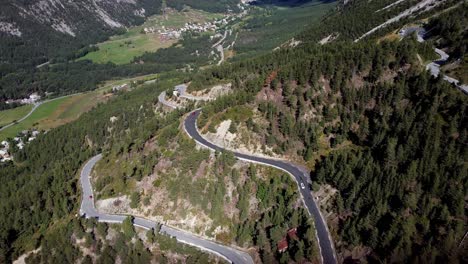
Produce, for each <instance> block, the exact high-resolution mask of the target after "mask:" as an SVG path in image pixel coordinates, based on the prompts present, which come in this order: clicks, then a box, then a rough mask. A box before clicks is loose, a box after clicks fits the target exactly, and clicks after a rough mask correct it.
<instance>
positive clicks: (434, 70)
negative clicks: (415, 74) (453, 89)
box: [400, 27, 468, 94]
mask: <svg viewBox="0 0 468 264" xmlns="http://www.w3.org/2000/svg"><path fill="white" fill-rule="evenodd" d="M415 32H416V37H417V40H418V41H419V42H424V41H426V40H425V38H424V37H425V36H426V33H427V32H426V30H424V28H421V27H409V28H406V29H403V30H401V31H400V36H401V37H402V38H404V37H407V36H410V35H411V34H413V33H415ZM434 51H435V52H436V53H437V54H438V55H439V58H438V59H437V60H434V61H432V62H430V63H429V64H427V65H426V70H428V71H429V72H430V73H431V75H432V76H434V77H437V76H439V74H440V67H441V66H442V65H444V64H445V63H446V62H447V60H448V59H449V57H450V56H449V55H448V54H447V53H446V52H445V51H443V50H441V49H438V48H434ZM442 78H443V79H444V80H445V81H447V82H449V83H451V84H454V85H455V86H457V87H458V88H459V89H460V90H462V91H463V92H464V93H465V94H468V85H466V84H460V81H458V80H457V79H455V78H452V77H449V76H447V75H443V76H442Z"/></svg>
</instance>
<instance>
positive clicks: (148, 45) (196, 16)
mask: <svg viewBox="0 0 468 264" xmlns="http://www.w3.org/2000/svg"><path fill="white" fill-rule="evenodd" d="M221 17H223V15H222V14H214V13H208V12H204V11H199V10H194V9H187V10H185V11H181V12H177V11H174V10H169V11H167V12H166V14H164V15H155V16H152V17H150V18H148V20H147V21H146V22H145V23H144V24H143V25H141V26H136V27H132V28H129V29H128V31H127V32H126V33H124V34H122V35H116V36H113V37H111V38H110V39H109V40H108V41H105V42H102V43H99V44H97V47H98V48H99V50H98V51H93V52H90V53H88V54H87V55H85V56H83V57H81V58H79V59H78V60H91V61H93V62H95V63H108V62H113V63H115V64H126V63H130V62H132V61H133V59H134V58H135V57H138V56H141V55H143V54H144V53H145V52H155V51H157V50H158V49H161V48H168V47H170V46H171V45H173V44H174V43H176V42H177V40H175V39H167V40H162V39H160V36H159V34H158V33H157V32H155V33H150V34H144V33H142V31H143V29H144V28H148V27H154V28H155V29H156V31H157V30H158V29H162V28H163V27H165V28H181V27H183V26H184V25H185V23H187V22H197V23H204V22H207V21H211V20H214V19H217V18H221Z"/></svg>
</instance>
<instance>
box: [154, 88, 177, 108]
mask: <svg viewBox="0 0 468 264" xmlns="http://www.w3.org/2000/svg"><path fill="white" fill-rule="evenodd" d="M158 100H159V102H161V104H163V105H165V106H167V107H170V108H172V109H176V108H178V107H179V106H178V105H177V104H175V103H172V102H169V101H167V100H166V91H164V92H162V93H161V94H160V95H159V96H158Z"/></svg>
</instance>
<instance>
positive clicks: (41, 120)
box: [0, 74, 158, 140]
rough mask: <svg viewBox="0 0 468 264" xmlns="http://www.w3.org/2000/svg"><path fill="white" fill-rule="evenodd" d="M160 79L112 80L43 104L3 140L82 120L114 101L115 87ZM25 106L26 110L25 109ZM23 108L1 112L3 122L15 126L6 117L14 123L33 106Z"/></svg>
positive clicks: (7, 131)
mask: <svg viewBox="0 0 468 264" xmlns="http://www.w3.org/2000/svg"><path fill="white" fill-rule="evenodd" d="M157 76H158V75H157V74H149V75H143V76H138V77H135V78H129V79H122V80H110V81H107V82H105V83H104V84H103V85H102V86H100V87H99V88H98V89H96V90H94V91H91V92H87V93H81V94H76V95H72V96H69V97H64V98H60V99H57V100H53V101H49V102H46V103H43V104H42V105H40V106H39V107H38V108H37V109H36V110H35V111H34V112H33V113H32V114H31V115H30V116H29V117H28V118H26V119H25V120H23V121H22V122H21V123H18V124H15V125H13V126H11V127H9V128H7V129H5V130H3V131H0V140H4V139H6V138H12V137H15V136H16V135H17V134H18V133H19V132H21V131H23V130H26V129H31V128H35V129H39V130H41V129H44V130H47V129H51V128H55V127H58V126H61V125H64V124H66V123H69V122H72V121H74V120H76V119H77V118H78V117H80V115H81V114H83V113H85V112H87V111H89V110H91V109H92V108H93V107H94V106H95V105H97V104H98V103H100V102H105V101H106V100H107V99H108V98H110V96H111V94H110V92H111V90H112V87H113V86H115V85H120V84H124V83H130V82H131V81H148V80H152V79H155V78H156V77H157ZM23 107H24V109H21V108H23ZM23 107H20V108H15V109H10V110H5V111H0V118H1V119H0V120H1V122H2V123H4V125H5V124H9V123H11V122H6V121H4V119H3V117H5V120H7V119H6V118H9V119H10V120H11V121H13V120H15V119H20V118H21V117H23V116H25V115H26V114H27V113H28V112H29V111H30V110H31V108H32V105H28V106H23ZM27 107H29V108H27ZM26 110H27V111H26ZM23 113H24V114H23ZM13 116H14V117H15V118H14V119H12V118H13Z"/></svg>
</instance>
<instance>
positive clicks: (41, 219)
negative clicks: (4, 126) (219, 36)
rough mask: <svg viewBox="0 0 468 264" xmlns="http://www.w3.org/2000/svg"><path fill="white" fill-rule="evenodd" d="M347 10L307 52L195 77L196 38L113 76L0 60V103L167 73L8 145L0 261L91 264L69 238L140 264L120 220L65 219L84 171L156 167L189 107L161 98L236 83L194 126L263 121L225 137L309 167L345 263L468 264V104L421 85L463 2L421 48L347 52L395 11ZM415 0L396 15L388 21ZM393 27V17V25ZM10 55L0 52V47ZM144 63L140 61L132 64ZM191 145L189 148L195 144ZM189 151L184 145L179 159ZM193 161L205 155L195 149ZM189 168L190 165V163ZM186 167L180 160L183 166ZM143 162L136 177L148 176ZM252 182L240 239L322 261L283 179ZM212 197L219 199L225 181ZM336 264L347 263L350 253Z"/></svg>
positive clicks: (0, 204) (306, 41)
mask: <svg viewBox="0 0 468 264" xmlns="http://www.w3.org/2000/svg"><path fill="white" fill-rule="evenodd" d="M167 2H168V4H169V3H170V5H172V7H173V8H176V9H183V7H184V5H188V6H191V7H193V8H200V9H203V10H206V11H219V10H221V9H222V8H225V7H226V5H217V4H213V3H212V2H213V1H167ZM216 2H217V1H216ZM226 2H227V3H228V4H231V3H232V2H236V1H226ZM280 2H281V1H280ZM352 2H353V3H352V4H349V5H338V7H337V9H336V10H334V12H331V13H330V14H328V15H327V16H326V17H325V18H324V19H323V21H322V23H320V24H319V25H323V27H318V26H312V27H310V28H308V29H307V30H306V31H304V32H303V33H301V34H300V35H299V36H298V38H299V39H301V40H302V41H303V42H302V43H301V44H300V45H298V46H297V47H289V46H285V47H282V48H280V49H277V50H275V51H271V52H269V53H267V54H262V55H260V56H254V57H252V58H246V59H242V60H234V61H233V62H229V63H224V64H222V65H221V66H213V67H206V68H203V69H197V70H194V71H193V72H183V71H177V70H176V69H179V68H181V67H184V64H187V63H188V64H191V65H192V66H196V67H198V66H201V65H203V64H204V63H206V61H203V59H201V58H198V57H196V56H193V52H194V50H199V51H200V52H201V53H202V54H205V53H206V54H208V53H209V50H208V49H203V48H206V47H204V46H203V41H204V40H205V39H203V38H207V37H206V36H198V35H194V36H187V38H186V40H187V41H190V43H191V44H193V45H194V46H192V48H187V49H185V48H180V47H179V46H177V45H174V46H172V47H170V48H167V49H163V50H160V51H158V52H156V53H147V54H144V55H142V56H141V57H138V58H136V59H135V61H134V62H135V63H132V64H127V65H121V66H117V65H113V64H108V65H97V64H93V63H91V62H88V61H83V62H70V63H67V62H63V61H62V62H60V63H57V64H56V65H55V66H54V67H47V68H44V69H36V68H35V67H23V66H21V65H19V64H18V65H16V66H15V65H6V64H5V65H3V64H2V65H1V67H2V68H1V75H0V77H1V79H0V87H1V91H0V100H3V99H6V98H11V97H21V96H24V95H26V94H27V93H28V92H31V91H38V92H46V91H53V92H56V93H59V94H67V93H72V92H76V91H85V90H90V89H94V88H95V87H96V85H97V84H99V83H101V82H103V81H105V80H109V79H112V78H116V77H127V76H134V75H141V74H149V73H163V74H161V75H160V76H159V79H158V81H157V82H156V83H153V84H147V85H142V86H140V87H138V88H136V89H133V90H132V91H129V92H125V93H121V94H118V96H115V97H112V98H111V99H110V100H109V101H108V102H106V103H101V104H99V105H97V106H96V107H94V108H93V109H92V110H91V111H89V112H88V113H85V114H83V115H82V116H81V117H80V118H78V119H77V120H76V121H74V122H71V123H68V124H65V125H63V126H60V127H58V128H55V129H52V130H50V131H48V132H47V133H44V134H41V135H40V136H38V138H37V139H36V140H35V141H33V142H31V144H28V145H26V147H25V148H24V149H22V150H20V149H18V148H16V147H13V155H14V157H15V159H14V162H8V163H2V164H0V179H1V180H2V184H1V185H0V215H1V217H0V263H10V262H11V261H13V260H16V259H17V258H18V257H19V256H20V255H22V254H23V253H25V252H29V251H31V250H33V249H37V248H39V247H41V248H42V252H39V253H37V254H35V255H32V256H31V258H29V259H28V261H30V262H31V263H37V262H40V263H42V262H44V263H46V262H47V263H54V262H55V263H58V262H61V263H62V262H63V263H65V262H77V261H78V260H80V261H83V262H84V263H89V261H91V262H92V260H90V259H89V257H88V258H86V257H85V256H81V255H80V254H81V253H80V250H79V249H78V247H77V246H76V245H72V243H71V242H70V241H71V240H69V239H65V238H64V237H63V234H66V237H75V236H76V237H78V239H83V241H85V242H84V243H88V246H89V247H91V246H92V247H95V248H98V249H102V250H98V252H99V251H100V253H101V254H100V258H99V259H98V261H97V262H96V263H114V262H115V260H116V259H120V260H121V261H123V262H128V263H130V262H138V263H140V262H141V263H147V262H148V261H149V259H151V257H150V253H149V250H148V249H147V246H146V245H144V244H143V242H142V240H141V239H140V238H138V236H136V233H135V230H134V229H133V227H132V226H131V224H130V222H131V219H130V218H129V219H127V220H126V222H125V223H124V224H123V225H122V229H116V227H112V226H107V225H102V224H101V223H96V222H94V221H93V220H87V221H85V220H78V219H77V218H76V217H75V215H76V214H77V212H78V210H79V205H80V199H81V190H80V185H79V181H78V175H79V172H80V170H81V168H82V166H83V164H84V163H85V162H86V161H87V160H88V159H89V158H90V157H92V156H94V155H96V154H97V153H104V155H105V156H106V155H107V156H106V157H120V156H122V155H129V154H132V155H142V157H141V160H147V161H148V162H149V160H151V159H150V158H151V157H150V158H148V157H147V156H144V154H141V153H143V151H142V150H143V149H144V148H145V146H146V145H147V144H148V142H150V141H151V140H152V139H154V138H156V139H157V140H159V142H162V143H161V145H163V142H167V141H168V140H174V138H175V136H172V134H177V129H180V127H181V126H180V124H181V122H182V121H183V118H184V115H185V114H187V113H188V112H189V111H190V110H192V108H193V105H192V104H188V105H187V106H186V107H185V108H181V109H178V110H174V111H172V112H161V111H160V109H159V108H158V95H159V94H160V93H161V92H162V91H168V90H171V89H172V88H173V87H174V85H176V84H179V83H182V82H186V83H190V86H189V91H199V90H203V89H205V88H207V87H211V86H213V85H215V84H219V83H231V84H232V92H231V93H229V94H226V95H223V96H220V97H219V98H217V99H216V100H213V101H208V102H206V103H203V105H202V107H203V114H202V115H201V116H200V117H199V120H198V125H199V128H200V129H202V128H203V127H205V126H206V125H207V124H209V123H210V122H211V121H212V120H213V119H214V118H216V117H217V116H218V115H219V113H225V112H227V111H229V110H232V109H235V108H238V107H243V109H250V110H251V112H253V113H255V114H256V115H257V117H258V118H259V119H261V120H263V121H264V122H261V123H260V122H259V123H255V122H254V121H253V119H252V118H245V119H239V120H235V122H234V125H233V127H232V128H230V130H232V131H236V126H241V125H242V126H245V127H247V128H248V129H249V132H251V133H252V134H255V135H256V136H258V138H259V139H260V143H261V144H262V145H264V146H265V147H268V148H269V149H271V150H272V151H273V152H274V153H276V154H278V155H281V156H282V157H288V158H291V159H293V160H294V162H297V163H300V164H307V165H308V166H309V171H310V175H309V176H310V179H311V181H312V183H313V184H312V185H313V187H315V186H330V188H332V189H333V190H336V193H335V194H334V195H333V197H332V198H331V200H330V201H331V204H330V205H329V206H328V207H327V208H324V209H326V210H327V212H329V213H330V214H328V216H327V217H329V218H328V219H327V221H328V224H329V229H330V231H331V234H332V238H333V240H334V242H335V248H336V250H337V253H338V255H339V256H341V253H342V252H350V251H353V250H356V249H362V251H365V252H367V253H366V254H365V256H364V257H362V258H361V259H360V261H361V262H363V263H365V262H368V263H388V262H393V263H444V262H446V263H466V262H467V261H468V255H467V250H466V247H467V246H466V245H467V241H466V240H465V242H463V238H464V236H466V230H467V228H466V227H467V224H466V223H467V206H466V202H467V198H466V197H467V190H468V170H467V169H468V167H467V162H466V160H467V154H468V153H467V149H468V148H467V147H466V146H467V143H468V141H467V136H468V134H467V132H468V131H467V128H468V109H467V106H468V97H467V95H466V94H464V93H463V92H462V91H461V90H459V89H458V88H457V87H456V86H454V85H452V84H450V83H448V82H446V81H444V80H443V78H442V77H433V76H431V75H430V73H429V72H428V71H427V70H426V68H425V65H424V63H425V62H427V61H432V60H434V59H435V58H437V57H436V55H435V54H434V52H433V48H434V45H436V44H437V45H440V47H441V48H446V49H447V51H448V52H450V55H451V56H452V57H453V58H454V59H453V61H456V60H457V59H459V58H464V57H465V56H466V55H465V53H466V48H467V47H466V46H467V41H466V32H467V30H466V28H467V27H466V26H467V25H466V21H467V20H466V8H465V7H466V4H464V5H463V4H462V5H459V6H457V7H456V9H455V10H459V11H460V12H457V13H456V14H457V15H456V16H454V15H453V13H452V15H446V14H444V13H442V14H441V15H440V16H437V17H435V18H431V19H429V20H427V21H428V22H427V24H426V25H425V26H426V27H427V29H431V30H432V31H431V41H428V42H423V43H419V42H418V41H416V39H415V37H407V38H405V39H402V40H384V39H380V37H381V36H383V35H385V34H387V33H388V31H389V29H386V30H382V31H379V32H377V33H376V34H377V37H379V39H378V41H377V39H376V38H377V37H375V38H374V37H369V38H366V39H364V40H362V41H360V42H357V43H354V42H353V40H354V39H355V38H356V37H359V36H360V35H361V34H363V33H365V32H366V31H367V30H369V28H370V27H372V26H374V24H378V22H381V21H385V19H387V18H388V17H390V16H391V15H390V14H387V15H382V16H380V17H379V16H378V15H376V14H375V10H376V9H379V8H382V7H383V6H385V5H386V4H388V2H389V1H372V2H370V3H369V2H368V1H352ZM354 2H355V3H354ZM384 2H385V3H384ZM410 2H411V3H410ZM413 2H414V1H408V3H404V4H403V5H402V6H398V7H397V9H396V11H395V12H396V13H398V12H399V11H401V10H404V9H406V8H407V7H408V6H409V5H410V4H412V3H413ZM451 3H452V1H447V3H445V4H446V5H449V4H451ZM445 7H446V6H442V7H440V8H441V9H443V8H445ZM435 13H436V11H433V12H432V13H430V14H431V15H432V14H435ZM447 14H450V13H447ZM366 17H367V18H369V19H365V18H366ZM416 17H417V16H416ZM454 17H455V18H457V19H454ZM371 18H372V19H371ZM408 20H409V19H408ZM406 22H408V21H406V20H403V21H400V23H401V24H404V23H406ZM371 24H372V25H371ZM398 26H400V24H399V23H396V24H395V27H394V28H393V29H395V30H397V29H398ZM338 28H339V30H338ZM337 30H338V31H337ZM336 32H339V34H340V37H339V38H338V39H337V41H332V42H330V43H327V44H326V45H320V44H318V43H317V41H318V40H320V39H321V38H322V36H323V35H324V34H325V35H329V34H332V33H336ZM447 32H451V33H452V34H448V33H447ZM191 38H193V39H191ZM202 40H203V41H202ZM0 43H3V42H0ZM15 45H16V44H14V43H11V45H10V44H8V46H4V45H3V44H2V50H4V49H11V47H13V46H15ZM5 47H6V48H5ZM13 53H14V52H13ZM68 55H69V54H67V56H68ZM28 56H29V55H28ZM70 56H72V55H70ZM25 57H27V56H26V55H25ZM139 61H144V62H145V63H144V64H139V63H136V62H139ZM453 61H452V62H453ZM24 63H26V64H30V65H33V64H34V63H35V62H34V63H32V62H24ZM4 73H5V74H4ZM6 73H8V74H6ZM264 94H266V95H268V96H266V97H263V96H262V95H264ZM163 113H164V114H163ZM111 120H118V121H116V122H113V121H111ZM213 129H214V128H213ZM165 131H169V132H171V133H167V134H165ZM174 131H175V132H174ZM172 132H173V133H172ZM171 136H172V138H171ZM188 141H189V140H187V142H188ZM151 142H153V141H151ZM187 142H185V143H186V145H187V146H191V147H192V148H194V146H192V145H195V144H194V143H193V142H192V141H189V143H187ZM190 151H191V149H190V148H188V147H187V149H186V152H187V153H189V152H190ZM138 153H140V154H138ZM193 153H195V154H197V153H202V154H203V155H206V156H208V154H207V153H205V152H203V151H200V152H193ZM193 153H192V154H193ZM160 154H161V155H163V154H164V153H160ZM165 154H166V155H168V154H167V152H165ZM112 155H113V156H112ZM200 155H201V154H200ZM216 155H219V153H217V154H216ZM224 155H228V156H224ZM188 156H189V157H192V156H190V155H188ZM224 159H226V160H228V161H226V160H224ZM229 159H231V160H229ZM232 159H233V158H232V157H231V156H229V153H223V154H221V156H217V160H222V162H224V161H225V162H226V164H228V165H226V164H225V165H224V166H228V167H229V166H231V167H229V168H223V169H222V171H223V177H238V175H237V176H234V173H232V174H229V173H227V172H228V171H229V172H231V169H232V166H234V165H233V164H234V162H233V161H232ZM190 160H191V162H194V163H200V162H199V161H200V157H193V159H190ZM231 161H232V162H231ZM152 165H154V164H149V165H147V164H145V165H144V166H146V167H148V168H150V167H151V166H152ZM189 165H191V164H185V165H184V164H178V166H180V168H182V169H184V166H189ZM146 167H145V170H146V171H150V170H151V169H148V168H146ZM189 167H190V166H189ZM142 170H143V169H142ZM220 170H221V169H220ZM224 170H225V171H224ZM233 171H234V170H233ZM224 172H226V173H224ZM144 174H145V173H143V172H141V173H140V174H139V176H138V177H139V179H137V181H141V180H142V179H144V177H146V175H144ZM247 175H256V170H255V167H249V169H248V171H247ZM123 176H125V177H127V176H128V175H123ZM129 177H132V176H129ZM279 179H281V177H280V178H279ZM251 181H252V182H251V184H249V185H246V186H241V187H243V188H241V187H238V192H239V197H241V199H240V200H239V201H238V203H237V206H238V209H239V212H241V216H240V218H241V219H242V221H239V223H236V225H235V230H236V234H237V237H236V238H235V239H234V240H235V241H236V242H237V243H239V244H241V245H248V246H250V247H253V248H255V250H257V251H258V252H259V257H258V260H259V261H261V262H262V263H289V262H298V263H299V262H301V261H302V260H303V256H304V255H307V254H309V255H314V254H317V252H316V250H315V248H312V247H313V246H314V245H316V244H315V242H314V241H313V235H312V231H313V227H312V226H310V225H309V224H308V222H307V221H306V220H305V217H304V215H305V213H304V212H303V210H301V211H300V213H299V214H298V213H294V212H293V211H291V210H290V209H291V208H289V207H288V206H290V205H291V204H292V201H293V200H294V199H293V198H297V197H295V194H292V193H290V191H291V190H290V189H289V188H286V187H284V186H283V185H282V184H281V183H279V182H277V181H272V182H263V181H261V180H259V179H258V178H255V176H252V179H251ZM218 184H222V182H221V183H218ZM103 185H104V184H103ZM254 186H255V188H254ZM217 187H218V188H217ZM210 188H212V190H218V191H221V190H224V189H223V188H225V186H222V185H219V186H216V185H210ZM99 189H101V188H99ZM213 192H214V191H213ZM282 192H284V193H286V194H284V195H282V196H284V198H277V197H278V196H279V193H282ZM249 195H253V196H255V197H261V200H262V201H263V202H262V206H263V207H262V209H265V210H267V209H268V208H274V209H272V211H271V213H270V214H261V215H260V216H258V215H256V217H257V218H249V215H248V210H243V209H242V208H245V207H248V196H249ZM139 198H140V197H139V196H138V195H135V196H134V197H133V198H132V200H133V202H134V203H138V202H139ZM278 201H281V202H278ZM275 202H276V203H277V204H275ZM213 204H214V205H213ZM221 204H222V199H217V200H216V203H215V202H213V203H212V204H210V214H212V215H214V216H216V217H217V218H220V216H221V215H222V214H220V212H218V211H216V210H218V209H219V208H221V207H222V206H221ZM291 206H292V205H291ZM206 208H208V206H206ZM207 210H208V209H207ZM219 210H221V209H219ZM274 210H278V212H273V211H274ZM216 217H215V218H216ZM270 218H271V219H270ZM298 222H301V223H302V222H303V223H304V224H303V225H302V226H303V228H304V229H303V230H304V234H303V237H304V239H305V241H306V243H302V244H300V245H299V243H298V245H295V246H294V249H293V250H294V251H291V252H289V253H286V254H290V255H286V254H283V255H282V254H280V253H276V252H275V254H270V252H272V248H274V247H276V245H274V244H275V243H276V241H277V239H276V238H280V237H281V233H280V232H279V231H278V232H276V233H275V232H274V230H273V231H272V230H270V231H271V232H265V231H263V229H262V228H265V227H267V226H268V227H270V226H271V225H272V223H274V224H275V225H281V223H288V224H290V223H298ZM282 228H284V226H283V227H282ZM111 229H116V230H117V231H113V232H114V233H115V234H116V235H115V236H116V241H117V242H115V243H114V244H112V245H105V244H103V243H105V242H104V241H105V240H106V239H105V237H106V235H107V234H108V231H110V230H111ZM272 229H274V228H272ZM259 230H260V231H259ZM277 230H280V229H277ZM146 236H147V239H148V240H145V241H159V242H158V243H159V244H160V245H161V246H162V250H163V251H164V250H169V251H170V252H176V253H177V252H178V253H179V254H183V255H186V256H188V259H189V260H190V261H191V262H193V263H206V262H209V261H211V260H209V259H208V255H206V254H204V253H201V252H199V251H196V250H194V249H193V248H190V247H184V248H178V246H177V244H175V241H174V240H173V239H170V238H168V237H165V236H160V235H158V234H156V235H155V234H154V233H151V232H149V233H148V234H146ZM272 245H274V246H272ZM61 249H63V251H61ZM127 249H128V250H127ZM299 249H300V250H299ZM293 252H294V253H293ZM298 252H299V253H298ZM160 253H161V252H160ZM296 254H297V255H296ZM170 255H171V254H169V253H168V254H166V253H164V254H163V253H161V254H160V256H159V257H160V258H158V261H161V262H165V261H167V259H166V257H168V256H170ZM314 256H315V255H314ZM340 261H343V262H347V261H350V262H352V261H356V260H354V259H352V258H351V257H349V258H348V259H342V258H341V259H340Z"/></svg>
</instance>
